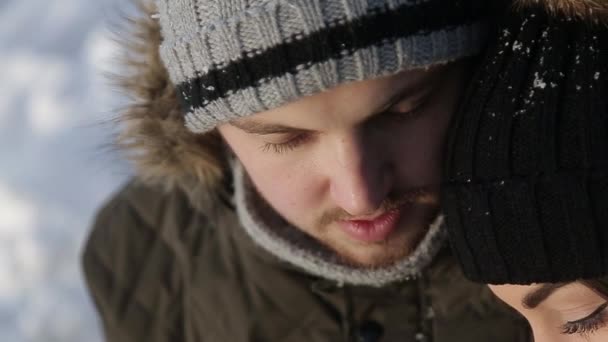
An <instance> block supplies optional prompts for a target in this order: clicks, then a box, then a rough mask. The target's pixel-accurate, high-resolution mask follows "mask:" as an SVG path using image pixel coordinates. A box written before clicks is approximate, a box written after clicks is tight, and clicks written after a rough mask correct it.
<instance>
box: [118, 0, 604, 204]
mask: <svg viewBox="0 0 608 342" xmlns="http://www.w3.org/2000/svg"><path fill="white" fill-rule="evenodd" d="M134 1H135V3H136V5H137V7H138V9H139V13H140V14H139V16H138V17H137V18H133V19H130V20H129V21H128V22H127V27H126V29H127V33H128V34H127V35H126V38H121V39H119V40H120V41H121V44H122V45H123V51H124V54H123V56H122V58H121V63H122V64H123V66H124V67H125V68H123V70H126V73H124V74H121V75H117V76H115V77H114V80H115V83H117V85H118V87H119V88H120V89H121V91H122V92H124V93H125V94H126V95H127V96H128V97H129V98H130V104H128V105H127V106H126V107H124V108H123V110H122V111H121V112H120V113H119V116H118V121H119V122H120V128H121V131H120V133H119V135H118V139H117V142H116V145H117V147H118V149H119V150H122V151H123V153H124V154H125V155H126V157H127V159H129V160H131V161H132V162H133V164H134V166H135V169H136V172H137V175H138V178H139V179H140V180H141V181H144V182H146V183H153V184H160V185H162V186H163V187H165V188H166V189H167V190H172V189H175V188H177V189H179V190H182V191H183V192H185V193H186V194H187V195H188V197H189V198H190V200H191V203H192V205H193V206H194V207H196V208H198V209H201V208H208V207H209V206H208V204H209V203H215V202H216V201H215V200H216V199H218V198H219V197H221V196H223V195H225V194H226V184H227V183H228V182H227V180H228V179H229V177H227V175H228V174H229V171H228V170H230V167H229V165H228V162H227V157H226V156H227V153H226V150H225V147H224V144H223V142H222V140H221V138H220V136H219V134H218V133H217V131H215V130H214V131H211V132H210V133H206V134H194V133H191V132H190V131H188V130H187V128H186V127H185V124H184V118H183V114H182V112H181V107H180V103H179V100H178V98H177V97H176V91H175V87H174V85H173V84H172V83H171V81H170V79H169V75H168V73H167V70H166V69H165V67H164V66H163V64H162V62H161V59H160V55H159V50H158V47H159V45H160V43H161V40H162V37H161V30H160V25H159V22H158V20H157V19H156V15H155V14H156V12H157V11H156V6H155V1H154V0H134ZM514 4H515V5H516V6H532V5H538V4H540V5H542V6H544V7H546V8H547V9H548V10H549V11H551V12H554V13H563V14H566V15H569V16H573V17H579V18H582V19H584V20H595V19H597V18H602V19H605V18H608V14H607V13H608V1H605V0H514Z"/></svg>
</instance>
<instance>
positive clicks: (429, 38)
mask: <svg viewBox="0 0 608 342" xmlns="http://www.w3.org/2000/svg"><path fill="white" fill-rule="evenodd" d="M489 2H491V1H487V0H157V5H158V10H159V18H160V24H161V28H162V36H163V42H162V44H161V46H160V55H161V58H162V60H163V62H164V64H165V66H166V67H167V69H168V71H169V75H170V77H171V80H172V82H173V83H174V84H175V86H176V87H177V91H178V96H179V97H180V100H181V101H182V105H183V108H184V112H185V114H186V116H185V122H186V125H187V126H188V128H189V129H190V130H191V131H193V132H197V133H202V132H206V131H208V130H210V129H213V128H214V127H215V126H216V125H218V124H220V123H222V122H227V121H229V120H232V119H235V118H238V117H243V116H247V115H251V114H254V113H257V112H260V111H265V110H268V109H272V108H275V107H278V106H281V105H283V104H286V103H288V102H291V101H293V100H296V99H298V98H300V97H302V96H306V95H312V94H314V93H317V92H320V91H323V90H325V89H328V88H332V87H334V86H336V85H339V84H341V83H345V82H350V81H358V80H364V79H370V78H375V77H379V76H384V75H390V74H395V73H397V72H399V71H403V70H406V69H412V68H422V67H429V66H431V65H434V64H438V63H445V62H448V61H452V60H455V59H458V58H461V57H465V56H471V55H474V54H477V53H478V52H479V51H480V50H481V47H482V43H483V39H482V37H483V31H484V29H483V25H482V24H481V19H482V18H484V17H485V14H486V13H487V11H488V7H489V5H488V3H489Z"/></svg>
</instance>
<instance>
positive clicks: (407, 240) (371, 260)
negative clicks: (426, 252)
mask: <svg viewBox="0 0 608 342" xmlns="http://www.w3.org/2000/svg"><path fill="white" fill-rule="evenodd" d="M405 205H408V206H412V208H413V211H412V212H411V213H410V214H413V213H414V212H417V213H416V215H419V216H421V218H420V220H417V222H414V223H415V226H410V227H404V225H405V224H406V222H407V220H403V217H402V218H401V219H400V221H399V222H398V224H399V226H398V227H396V230H395V235H394V236H392V238H390V237H389V239H387V240H385V241H379V242H375V243H373V248H374V249H375V250H376V251H381V252H380V253H376V254H375V255H371V256H367V257H366V260H365V261H364V262H362V261H360V260H358V259H359V258H357V256H356V253H353V252H352V250H353V248H357V246H356V243H349V242H347V243H346V244H340V243H339V242H340V241H333V244H332V245H331V246H330V245H329V244H328V242H330V241H323V239H318V240H319V241H320V242H321V243H322V244H324V245H325V246H326V247H327V248H329V249H331V250H333V251H334V253H335V254H336V256H337V258H338V261H339V262H340V263H341V264H345V265H349V266H353V267H366V268H381V267H386V266H390V265H392V264H394V263H396V262H398V261H400V260H403V259H404V258H406V257H407V256H408V255H410V254H411V253H412V252H413V251H414V250H415V247H416V246H417V245H418V244H419V242H420V241H421V240H422V239H423V238H424V236H425V235H426V233H427V232H428V229H429V227H430V224H431V223H432V222H433V221H434V220H435V219H436V218H437V216H438V215H439V195H438V190H437V188H432V187H421V188H416V189H411V190H408V191H405V192H401V193H400V194H399V195H397V196H388V197H387V199H386V200H385V201H383V202H382V204H381V205H380V206H379V210H378V212H379V213H384V212H387V211H390V210H394V209H397V208H399V207H402V206H405ZM352 218H353V216H352V215H350V214H348V213H347V212H345V211H344V210H343V209H340V208H336V209H332V210H328V211H326V212H325V213H324V214H323V215H321V216H320V218H319V219H318V220H317V229H316V231H317V232H321V234H323V235H325V234H327V233H328V232H329V230H330V226H331V225H332V223H337V222H338V221H341V220H349V219H352ZM333 227H334V228H335V225H333ZM404 229H408V230H410V231H404ZM361 248H370V246H369V245H368V246H361Z"/></svg>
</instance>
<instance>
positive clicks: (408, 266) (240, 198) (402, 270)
mask: <svg viewBox="0 0 608 342" xmlns="http://www.w3.org/2000/svg"><path fill="white" fill-rule="evenodd" d="M233 165H234V166H233V177H234V187H235V189H234V201H235V206H236V209H237V213H238V216H239V219H240V222H241V224H242V226H243V228H244V230H245V232H247V234H248V235H249V237H250V238H251V239H252V240H253V241H254V242H255V243H256V244H257V245H258V246H260V247H261V248H263V249H264V250H266V251H267V252H268V253H270V254H272V255H274V256H276V257H277V258H279V259H280V260H282V261H285V262H288V263H289V264H291V265H294V266H296V267H298V268H300V269H302V270H303V271H305V272H307V273H309V274H312V275H315V276H318V277H322V278H325V279H329V280H333V281H336V282H337V283H339V284H350V285H366V286H374V287H381V286H385V285H387V284H390V283H394V282H397V281H405V280H410V279H414V278H416V277H418V276H419V275H420V274H421V273H422V272H423V271H424V269H425V268H426V267H427V266H428V265H429V264H430V263H431V261H433V259H434V258H435V256H436V255H437V253H438V252H439V250H440V249H441V247H443V246H444V243H445V241H446V239H447V233H446V231H445V229H444V227H443V216H438V217H437V218H436V219H435V221H434V222H433V223H432V224H431V225H430V226H429V228H428V231H427V233H426V235H425V236H424V238H423V239H422V240H421V241H420V243H419V244H418V246H417V247H416V249H415V250H414V251H413V252H412V253H411V254H410V255H408V256H407V257H404V258H403V259H402V260H398V261H397V262H395V263H394V264H392V265H388V266H385V267H376V268H372V267H367V268H366V267H354V266H351V265H346V264H345V263H343V262H340V260H339V258H338V256H337V255H336V254H335V253H334V252H333V251H331V250H329V249H328V248H327V247H325V246H323V245H322V244H321V243H320V242H318V241H317V240H315V239H314V238H312V237H310V236H309V235H307V234H305V233H304V232H302V231H301V230H300V229H298V228H296V227H294V226H292V225H290V224H289V223H287V222H285V221H284V220H282V219H281V218H280V217H279V215H278V214H276V213H274V212H272V213H271V214H270V215H265V214H264V212H266V211H268V208H266V207H267V206H265V205H264V203H265V202H264V200H263V199H262V198H260V197H259V195H258V193H257V191H255V189H254V188H253V185H252V184H251V182H250V181H249V180H248V178H247V175H246V174H245V171H244V170H243V166H242V165H241V164H240V163H239V162H238V161H234V164H233ZM269 216H271V217H269Z"/></svg>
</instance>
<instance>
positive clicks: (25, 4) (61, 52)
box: [0, 0, 132, 342]
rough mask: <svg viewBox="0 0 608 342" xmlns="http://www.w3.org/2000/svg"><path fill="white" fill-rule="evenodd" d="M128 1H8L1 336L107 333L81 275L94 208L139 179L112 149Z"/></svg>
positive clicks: (50, 340) (0, 146)
mask: <svg viewBox="0 0 608 342" xmlns="http://www.w3.org/2000/svg"><path fill="white" fill-rule="evenodd" d="M128 3H129V2H128V1H127V2H125V1H120V0H102V1H85V0H54V1H48V0H2V1H0V65H1V66H2V77H0V94H2V96H0V160H1V161H2V167H0V341H2V342H39V341H40V342H42V341H44V342H54V341H61V342H99V341H101V333H100V329H99V323H98V320H97V316H96V312H95V310H94V308H93V305H92V303H91V300H90V298H89V296H88V294H87V293H86V290H85V287H84V282H83V279H82V275H81V272H80V254H81V252H82V245H83V241H84V239H85V238H86V236H87V233H88V229H89V227H90V224H91V220H92V217H93V215H94V213H95V210H96V209H97V208H98V207H99V206H100V205H101V204H102V203H103V201H104V200H105V199H107V198H108V196H109V195H110V194H111V193H112V192H113V191H115V190H116V189H117V188H118V187H119V185H120V184H121V183H122V182H124V180H125V179H126V178H127V177H128V176H129V173H130V171H129V169H128V167H127V166H126V165H125V163H124V162H121V161H120V158H119V156H117V155H114V154H113V153H111V152H110V150H109V149H108V148H106V147H104V146H107V144H108V143H109V142H110V141H111V140H110V136H111V135H112V133H113V127H112V126H111V125H110V124H109V122H110V119H111V118H112V117H113V114H112V113H113V111H114V108H117V107H119V106H120V104H121V103H122V101H124V99H122V98H121V97H120V96H119V95H118V94H117V93H116V92H114V91H113V90H112V89H111V87H110V86H109V84H108V82H107V81H106V80H105V78H104V77H103V76H102V72H103V71H111V70H112V69H115V65H114V64H113V63H112V59H111V57H112V56H113V55H115V54H116V52H117V46H116V44H115V43H113V39H112V35H111V34H110V30H109V28H108V27H111V26H109V24H108V23H117V22H120V20H119V19H118V17H119V15H122V14H124V13H127V14H128V13H130V12H129V11H131V10H132V8H130V7H129V4H128Z"/></svg>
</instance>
